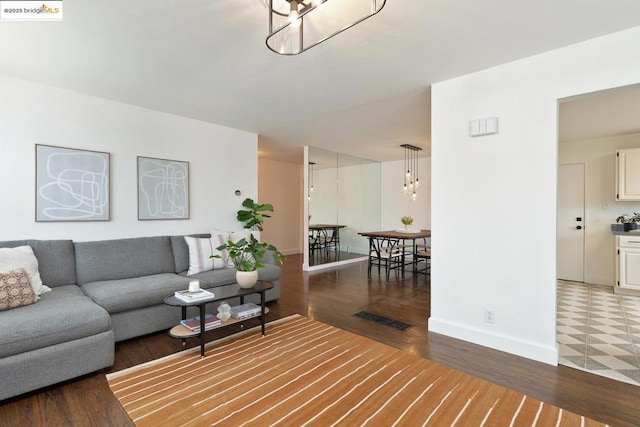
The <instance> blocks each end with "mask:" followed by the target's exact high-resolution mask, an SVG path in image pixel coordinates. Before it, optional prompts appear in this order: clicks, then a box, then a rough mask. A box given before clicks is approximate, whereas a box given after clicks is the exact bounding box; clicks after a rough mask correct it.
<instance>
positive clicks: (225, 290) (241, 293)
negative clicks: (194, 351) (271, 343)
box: [164, 280, 273, 357]
mask: <svg viewBox="0 0 640 427" xmlns="http://www.w3.org/2000/svg"><path fill="white" fill-rule="evenodd" d="M272 288H273V283H271V282H267V281H264V280H259V281H258V283H256V284H255V285H254V286H253V287H252V288H248V289H247V288H241V287H240V285H238V284H233V285H225V286H218V287H216V288H212V289H207V290H208V291H210V292H213V294H214V296H213V297H211V298H208V299H205V300H200V301H195V302H184V301H182V300H179V299H178V298H176V297H175V296H173V295H171V296H168V297H166V298H165V299H164V303H165V304H167V305H171V306H174V307H181V308H182V319H183V320H184V319H186V318H187V307H198V308H199V309H200V332H194V331H192V330H191V329H189V328H187V327H186V326H184V325H182V324H178V325H176V326H174V327H173V328H171V330H170V331H169V335H170V336H172V337H174V338H181V339H182V344H183V345H185V340H186V339H187V338H192V337H199V338H200V356H201V357H204V345H205V340H204V338H205V337H204V336H205V333H206V332H207V331H206V330H205V326H204V323H205V314H206V313H205V308H206V305H207V304H210V303H213V302H219V301H224V300H230V299H233V298H240V304H244V297H245V296H246V295H251V294H260V307H261V308H262V311H261V312H260V316H256V317H260V322H261V324H262V335H263V336H264V334H265V322H264V319H265V316H266V314H267V313H268V312H269V310H268V309H267V308H266V307H265V293H266V292H267V291H268V290H269V289H272ZM246 320H248V319H242V320H239V319H234V318H233V317H230V318H229V319H227V320H225V321H224V322H222V324H221V325H219V326H215V327H213V328H211V329H208V330H209V331H212V330H214V329H218V328H222V327H225V326H229V325H233V324H235V323H241V322H244V321H246Z"/></svg>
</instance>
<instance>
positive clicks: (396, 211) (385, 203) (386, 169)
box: [381, 157, 431, 230]
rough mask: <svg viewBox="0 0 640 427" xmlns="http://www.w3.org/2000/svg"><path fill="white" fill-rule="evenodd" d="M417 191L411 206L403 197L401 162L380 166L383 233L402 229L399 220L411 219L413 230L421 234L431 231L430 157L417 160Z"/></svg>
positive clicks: (408, 198) (408, 199)
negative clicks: (415, 198)
mask: <svg viewBox="0 0 640 427" xmlns="http://www.w3.org/2000/svg"><path fill="white" fill-rule="evenodd" d="M418 171H419V175H418V177H419V178H420V187H418V191H417V194H418V199H417V200H416V201H415V202H414V201H412V200H411V197H410V196H409V195H405V194H402V187H403V185H404V174H405V170H404V161H403V160H399V161H395V162H384V163H382V185H381V186H382V212H381V214H382V217H381V229H382V230H395V229H399V228H402V227H403V225H402V223H401V222H400V218H401V217H403V216H405V215H410V216H412V217H413V220H414V222H413V226H414V227H415V228H420V229H422V230H429V229H431V157H419V158H418Z"/></svg>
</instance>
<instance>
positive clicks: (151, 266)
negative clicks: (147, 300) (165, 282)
mask: <svg viewBox="0 0 640 427" xmlns="http://www.w3.org/2000/svg"><path fill="white" fill-rule="evenodd" d="M74 246H75V253H76V277H77V280H78V284H79V285H84V284H86V283H91V282H97V281H102V280H119V279H126V278H130V277H142V276H149V275H153V274H162V273H174V272H175V264H174V261H173V252H172V251H171V241H170V240H169V237H168V236H158V237H138V238H134V239H117V240H101V241H94V242H75V243H74Z"/></svg>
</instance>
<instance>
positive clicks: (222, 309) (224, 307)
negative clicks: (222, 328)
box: [218, 301, 231, 322]
mask: <svg viewBox="0 0 640 427" xmlns="http://www.w3.org/2000/svg"><path fill="white" fill-rule="evenodd" d="M230 317H231V306H229V304H227V302H226V301H223V302H222V303H221V304H220V305H219V306H218V319H220V320H222V321H223V322H224V321H225V320H227V319H228V318H230Z"/></svg>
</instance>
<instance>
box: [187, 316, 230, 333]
mask: <svg viewBox="0 0 640 427" xmlns="http://www.w3.org/2000/svg"><path fill="white" fill-rule="evenodd" d="M180 324H182V325H184V326H185V327H187V328H188V329H189V330H191V331H193V332H200V316H196V317H192V318H191V319H184V320H181V321H180ZM221 324H222V321H221V319H220V318H218V317H216V316H214V315H213V314H209V313H207V314H206V315H205V316H204V330H205V331H208V330H210V329H213V328H215V327H216V326H220V325H221Z"/></svg>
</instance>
